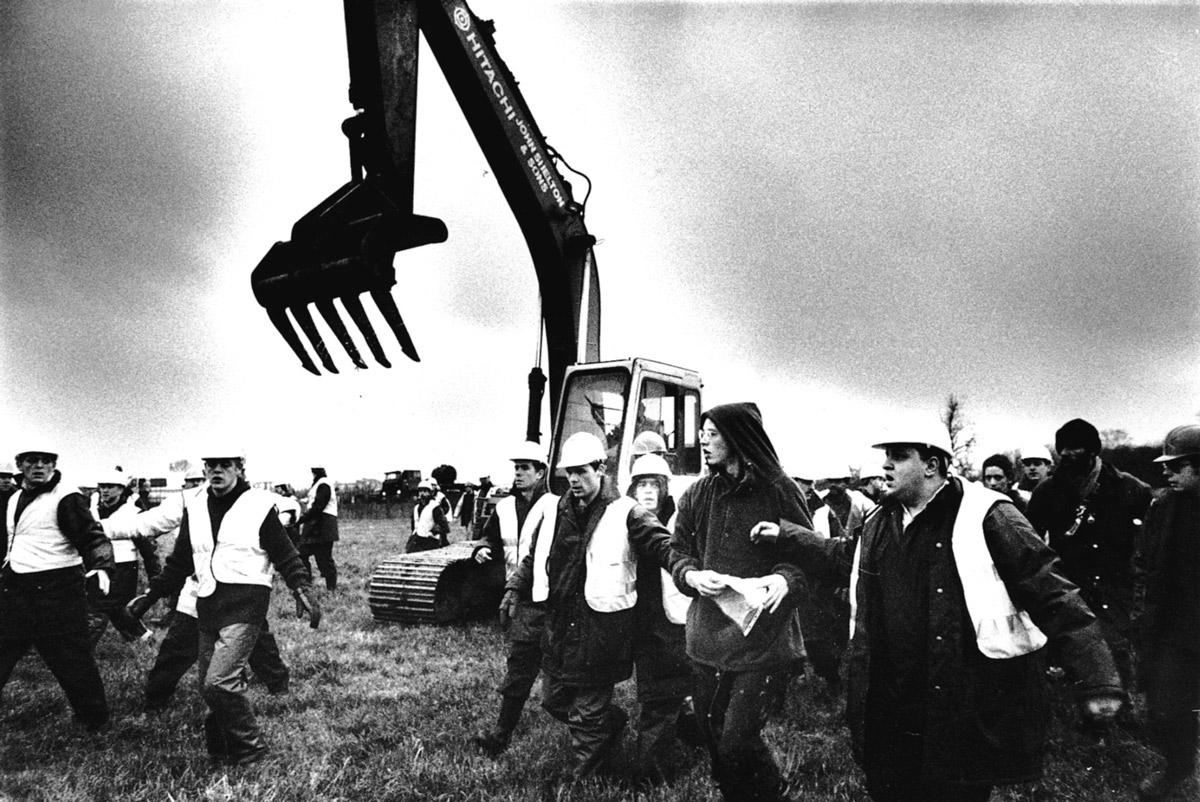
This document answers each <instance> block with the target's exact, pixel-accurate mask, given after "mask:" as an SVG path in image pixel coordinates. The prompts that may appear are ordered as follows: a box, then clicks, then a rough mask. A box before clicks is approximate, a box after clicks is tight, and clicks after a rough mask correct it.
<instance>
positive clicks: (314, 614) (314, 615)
mask: <svg viewBox="0 0 1200 802" xmlns="http://www.w3.org/2000/svg"><path fill="white" fill-rule="evenodd" d="M292 595H293V596H295V597H296V617H297V618H303V617H304V616H305V615H306V614H307V615H308V626H309V627H310V628H311V629H316V628H317V627H319V626H320V625H321V605H319V604H317V600H316V599H314V598H313V597H311V596H309V595H308V594H307V593H306V592H305V591H304V588H296V589H295V590H293V591H292Z"/></svg>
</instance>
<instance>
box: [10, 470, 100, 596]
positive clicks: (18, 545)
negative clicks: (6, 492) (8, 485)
mask: <svg viewBox="0 0 1200 802" xmlns="http://www.w3.org/2000/svg"><path fill="white" fill-rule="evenodd" d="M26 492H28V491H25V490H20V491H18V492H16V493H13V494H12V495H11V496H9V497H8V514H7V516H6V518H7V520H6V521H5V523H7V524H8V552H7V553H6V555H5V558H4V564H5V565H7V566H9V567H10V568H12V570H13V571H14V572H15V573H18V574H30V573H33V572H35V571H52V570H54V569H56V568H70V567H71V566H73V565H83V557H81V556H80V555H79V550H78V549H76V548H75V547H74V546H73V545H71V541H69V540H67V536H66V535H64V534H63V533H62V530H60V529H59V528H58V504H59V502H60V501H62V500H63V499H64V498H65V497H66V496H68V495H70V494H71V493H78V492H79V490H78V489H77V488H74V487H71V486H70V485H68V484H67V483H66V482H65V481H64V480H63V478H62V475H61V474H60V475H59V479H58V484H57V485H55V486H54V489H53V490H48V491H46V492H45V493H41V494H39V495H38V496H36V497H34V499H33V500H32V501H30V502H29V506H27V507H26V508H25V509H24V510H22V511H21V520H20V521H17V520H16V516H17V503H18V501H19V499H20V498H21V496H22V495H24V494H25V493H26Z"/></svg>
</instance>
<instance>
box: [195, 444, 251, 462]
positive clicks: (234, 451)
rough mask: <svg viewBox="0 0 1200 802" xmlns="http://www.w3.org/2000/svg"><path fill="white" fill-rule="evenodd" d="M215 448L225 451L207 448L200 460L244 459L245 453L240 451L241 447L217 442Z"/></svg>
mask: <svg viewBox="0 0 1200 802" xmlns="http://www.w3.org/2000/svg"><path fill="white" fill-rule="evenodd" d="M216 448H223V449H225V450H224V451H215V450H213V449H212V448H209V449H207V450H206V451H205V452H204V453H203V454H202V455H201V457H200V459H202V460H209V459H240V460H245V459H246V452H245V451H244V450H242V447H241V446H237V445H234V444H233V443H221V442H218V443H217V445H216Z"/></svg>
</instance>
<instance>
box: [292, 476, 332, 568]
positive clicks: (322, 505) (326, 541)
mask: <svg viewBox="0 0 1200 802" xmlns="http://www.w3.org/2000/svg"><path fill="white" fill-rule="evenodd" d="M312 476H313V483H312V487H310V488H309V490H308V509H306V510H305V511H304V514H303V515H301V516H300V559H302V560H303V561H304V570H306V571H308V575H309V577H312V575H313V573H312V566H311V565H310V564H309V562H308V558H309V557H315V558H316V560H317V570H318V571H319V572H320V573H321V577H322V578H323V579H324V580H325V588H326V590H330V591H333V590H337V563H336V562H334V559H333V544H334V543H337V541H338V503H337V491H336V490H334V489H333V482H331V481H330V480H329V477H328V476H326V475H325V469H324V468H319V467H318V468H313V469H312Z"/></svg>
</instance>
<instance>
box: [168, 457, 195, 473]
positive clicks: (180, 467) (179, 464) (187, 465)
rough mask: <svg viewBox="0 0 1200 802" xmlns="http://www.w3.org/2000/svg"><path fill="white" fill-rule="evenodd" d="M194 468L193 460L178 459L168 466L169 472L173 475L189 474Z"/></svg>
mask: <svg viewBox="0 0 1200 802" xmlns="http://www.w3.org/2000/svg"><path fill="white" fill-rule="evenodd" d="M191 468H192V462H191V460H187V459H177V460H175V461H174V462H172V463H171V464H170V465H168V466H167V470H168V471H170V472H171V473H187V472H188V471H189V470H191Z"/></svg>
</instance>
